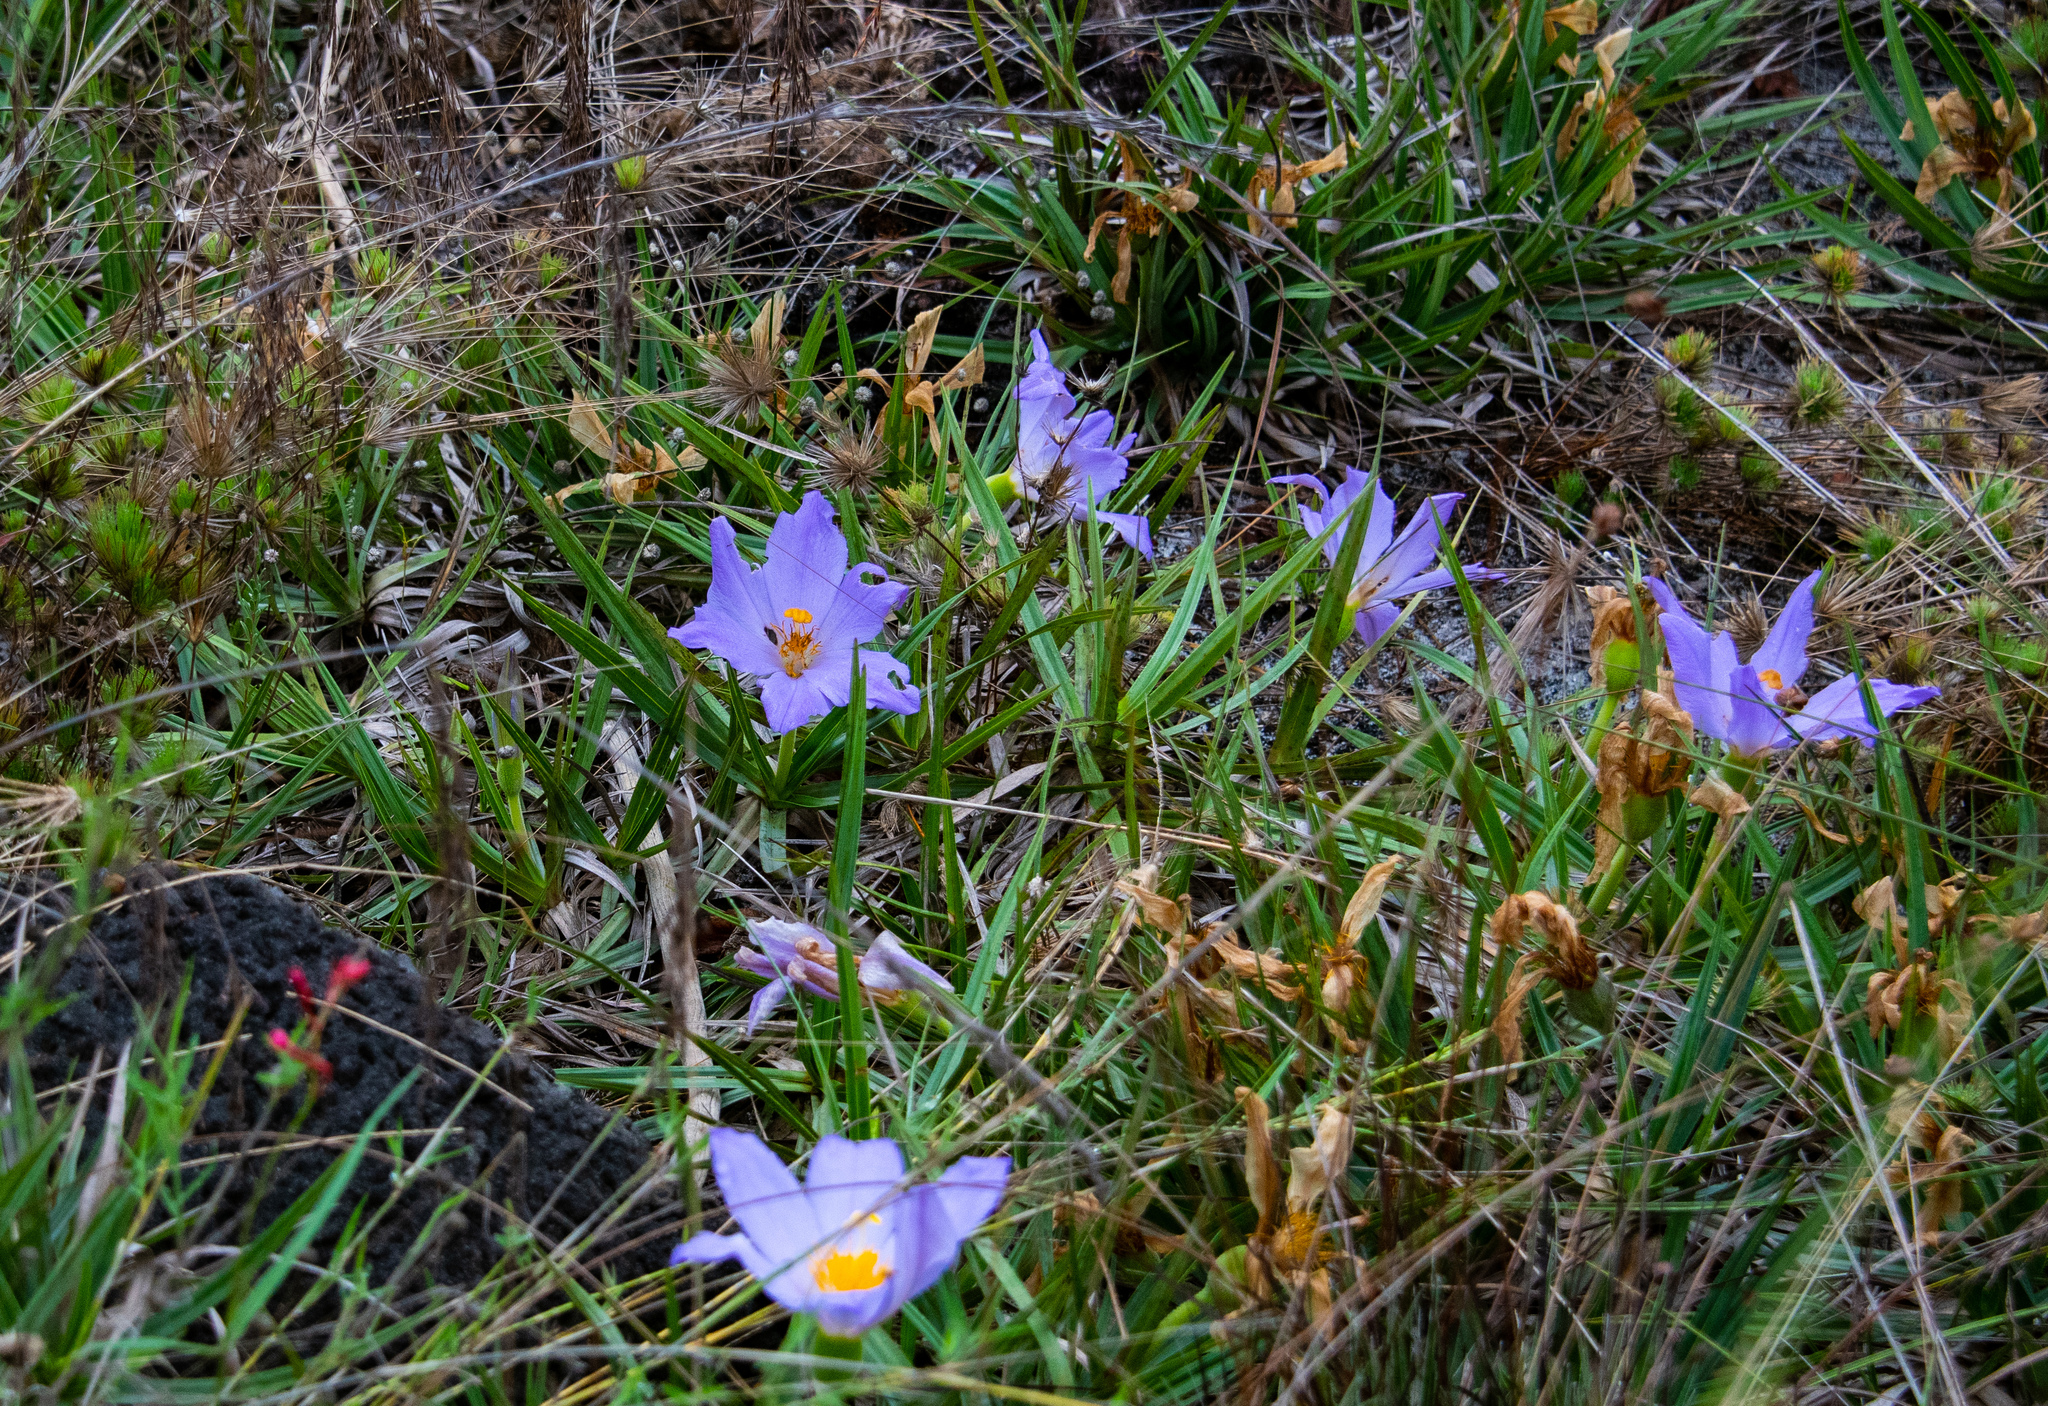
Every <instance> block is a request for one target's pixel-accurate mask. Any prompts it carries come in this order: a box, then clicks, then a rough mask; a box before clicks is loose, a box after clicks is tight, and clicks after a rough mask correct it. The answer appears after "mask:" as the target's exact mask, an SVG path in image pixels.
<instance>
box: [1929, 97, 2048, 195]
mask: <svg viewBox="0 0 2048 1406" xmlns="http://www.w3.org/2000/svg"><path fill="white" fill-rule="evenodd" d="M1928 116H1929V117H1930V118H1931V119H1933V122H1934V134H1935V136H1937V137H1939V138H1940V140H1941V144H1940V145H1939V146H1937V147H1935V148H1934V150H1932V151H1930V152H1928V153H1927V156H1926V159H1925V160H1923V161H1922V162H1921V163H1920V182H1919V184H1918V185H1917V186H1915V187H1914V190H1913V194H1914V195H1915V196H1916V197H1917V198H1918V199H1919V200H1921V201H1922V202H1926V201H1929V200H1932V199H1933V198H1934V197H1935V196H1937V195H1939V194H1940V193H1941V192H1942V191H1944V190H1946V189H1947V188H1948V184H1949V182H1950V181H1954V180H1966V181H1970V182H1972V183H1981V182H1984V181H1995V182H1997V184H1998V208H1999V209H2000V210H2010V209H2012V194H2013V169H2012V159H2013V156H2014V154H2015V153H2017V152H2018V151H2019V150H2020V149H2021V148H2022V147H2025V146H2028V145H2030V144H2031V143H2032V142H2033V141H2034V139H2035V137H2036V135H2037V133H2036V131H2035V127H2034V114H2033V113H2032V112H2031V111H2030V110H2029V109H2028V108H2027V105H2026V104H2025V103H2021V104H2020V110H2019V113H2018V115H2016V116H2012V117H2008V116H2007V115H2006V108H2005V99H2004V98H1993V99H1992V100H1991V122H1990V123H1989V124H1988V125H1987V124H1985V123H1984V122H1982V121H1981V120H1980V117H1979V114H1978V111H1977V108H1976V106H1975V105H1974V104H1973V103H1972V102H1971V101H1970V100H1969V99H1968V98H1966V97H1964V96H1963V94H1962V93H1961V92H1960V91H1959V90H1957V89H1954V88H1951V89H1949V90H1948V91H1947V92H1946V93H1943V94H1942V95H1941V99H1940V101H1938V102H1936V103H1934V104H1933V105H1932V106H1931V107H1930V108H1929V109H1928ZM1899 140H1900V141H1902V142H1906V143H1909V144H1910V143H1911V142H1912V141H1913V140H1914V134H1913V124H1912V123H1911V122H1908V123H1907V124H1906V126H1905V129H1904V130H1903V131H1901V132H1900V133H1899Z"/></svg>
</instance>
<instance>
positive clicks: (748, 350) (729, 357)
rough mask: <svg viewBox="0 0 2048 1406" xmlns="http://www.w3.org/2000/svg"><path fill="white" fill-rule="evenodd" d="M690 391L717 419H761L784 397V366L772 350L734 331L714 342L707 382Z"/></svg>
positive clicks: (706, 370)
mask: <svg viewBox="0 0 2048 1406" xmlns="http://www.w3.org/2000/svg"><path fill="white" fill-rule="evenodd" d="M689 394H690V398H691V399H692V400H695V401H697V402H699V403H700V404H703V405H707V406H709V407H710V408H711V418H713V419H714V420H738V421H742V422H747V421H754V420H758V419H759V418H760V417H761V415H762V413H763V412H764V411H766V410H768V409H769V408H770V407H771V406H773V405H774V404H775V402H776V401H777V400H778V399H779V398H780V397H781V394H782V367H781V366H780V365H779V364H778V360H777V357H776V355H775V353H774V352H773V351H772V350H770V349H768V348H765V347H759V346H756V345H755V343H754V341H753V339H752V338H750V337H741V336H739V335H737V334H735V335H733V336H730V337H725V338H722V339H720V340H719V341H717V342H715V343H713V344H712V347H711V351H710V354H709V355H707V356H706V357H705V358H704V384H703V385H702V386H700V387H698V388H697V389H696V390H694V391H691V392H690V393H689Z"/></svg>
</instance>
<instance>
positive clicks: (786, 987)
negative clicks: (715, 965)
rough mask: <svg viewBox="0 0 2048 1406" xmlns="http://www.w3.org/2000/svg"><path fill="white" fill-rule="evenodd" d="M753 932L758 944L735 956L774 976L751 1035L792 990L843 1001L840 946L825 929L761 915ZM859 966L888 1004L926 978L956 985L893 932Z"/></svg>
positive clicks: (870, 988) (757, 1006)
mask: <svg viewBox="0 0 2048 1406" xmlns="http://www.w3.org/2000/svg"><path fill="white" fill-rule="evenodd" d="M747 934H748V936H750V937H752V938H753V939H754V943H755V947H745V948H741V949H740V951H739V952H738V953H737V954H736V955H735V956H734V957H733V960H734V961H735V962H736V963H738V964H739V966H740V967H741V968H742V969H744V970H746V971H750V972H752V973H753V974H754V975H756V976H765V977H767V978H768V984H767V985H766V986H764V987H762V988H761V989H760V990H759V991H756V992H755V993H754V999H753V1002H752V1003H751V1004H750V1005H748V1007H747V1033H748V1034H749V1035H751V1034H753V1033H754V1031H755V1030H756V1029H757V1028H759V1026H760V1024H761V1022H762V1021H764V1020H766V1019H767V1018H768V1017H769V1016H770V1015H771V1014H773V1013H774V1011H775V1008H776V1007H777V1006H780V1005H781V1004H782V1003H783V1002H784V1001H785V1000H787V999H788V998H789V995H790V993H791V992H792V991H808V992H810V993H811V994H812V995H813V996H817V997H820V998H821V999H824V1000H827V1001H836V1000H838V999H839V949H838V948H836V947H834V946H833V945H832V939H831V938H829V937H827V936H825V934H824V933H822V932H820V931H818V929H816V928H814V927H812V926H811V925H810V924H809V923H793V922H789V921H787V920H785V919H782V918H760V919H756V920H755V921H753V922H750V923H748V924H747ZM756 947H758V948H759V950H758V951H756V950H755V948H756ZM854 970H855V975H856V976H857V978H858V979H859V981H860V984H861V988H862V989H863V990H865V991H866V992H867V993H868V994H869V995H870V996H873V997H874V998H875V999H876V1000H877V1001H880V1002H881V1003H882V1004H883V1005H894V1004H897V1003H899V1002H905V1001H908V1000H909V999H910V998H911V997H914V996H915V995H916V994H917V992H918V983H919V981H920V980H923V981H928V982H930V983H932V984H933V985H934V986H937V987H939V988H941V989H942V990H946V991H951V990H952V989H953V987H952V985H951V984H950V983H948V982H947V980H946V978H944V977H943V976H940V975H939V974H938V973H937V972H935V971H933V970H932V969H931V968H930V967H928V966H926V965H925V964H924V963H923V962H920V961H919V960H917V958H915V957H913V956H911V955H910V953H909V952H907V951H905V950H904V947H903V944H902V943H901V942H899V941H897V940H896V936H895V934H893V933H886V932H885V933H883V934H882V935H881V936H880V937H878V938H876V939H875V940H874V942H873V943H871V944H870V945H869V947H868V950H867V951H865V952H863V953H862V954H861V957H860V962H859V965H858V966H856V967H855V969H854Z"/></svg>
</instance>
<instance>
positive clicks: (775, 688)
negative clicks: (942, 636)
mask: <svg viewBox="0 0 2048 1406" xmlns="http://www.w3.org/2000/svg"><path fill="white" fill-rule="evenodd" d="M846 557H847V551H846V534H845V533H843V532H841V531H840V530H839V527H838V524H836V523H835V522H834V521H833V520H832V507H831V505H830V504H829V503H827V502H826V501H825V499H824V496H823V495H822V494H818V493H806V494H805V495H804V501H803V503H802V504H801V505H800V506H799V507H798V508H797V510H796V511H795V512H793V513H783V514H782V515H781V516H779V517H777V518H776V519H775V527H774V528H773V530H771V531H770V532H769V534H768V557H767V561H766V562H765V563H764V564H763V565H761V566H758V567H749V566H748V565H747V564H746V562H745V561H743V560H742V559H741V557H740V553H739V547H738V545H737V544H736V542H735V540H734V535H733V530H732V524H731V523H729V522H727V521H726V520H725V519H724V518H719V519H717V520H716V521H714V522H713V523H712V524H711V589H710V590H709V591H708V592H707V593H706V594H705V596H704V604H703V605H701V606H699V607H698V608H697V613H696V615H694V616H693V617H691V620H690V623H689V624H687V625H679V626H677V627H676V628H674V629H672V630H670V631H669V632H668V633H669V637H670V638H671V639H673V640H675V641H676V643H678V644H681V645H683V646H685V647H687V648H690V649H708V650H710V651H711V652H712V653H713V654H715V655H717V656H718V657H719V658H721V659H723V660H724V661H725V662H726V663H728V664H730V665H732V667H733V668H735V669H737V670H739V671H740V672H741V673H743V674H752V675H754V676H755V677H756V678H758V679H759V680H760V681H761V707H762V710H763V711H764V712H765V713H766V714H767V717H768V728H769V730H770V731H771V732H788V731H790V730H792V729H794V728H799V727H802V726H803V725H804V724H805V723H807V722H812V721H814V720H816V719H818V718H822V717H823V716H825V714H826V713H828V712H830V711H831V710H832V709H834V708H837V707H841V706H843V705H844V704H845V703H846V702H847V700H848V699H850V698H851V697H852V695H853V667H854V662H855V660H856V659H857V660H858V661H859V663H860V667H861V671H862V674H863V678H864V681H865V683H866V686H867V700H868V706H870V707H873V708H887V709H889V710H890V711H891V712H895V713H914V712H916V711H917V708H918V697H919V695H918V691H917V686H916V685H915V684H912V683H910V682H908V679H909V669H908V668H907V667H906V666H905V665H904V663H903V661H902V660H900V659H898V658H896V657H895V656H894V655H892V654H890V653H889V652H888V651H887V650H884V649H864V648H862V647H861V646H863V645H865V644H866V643H867V642H868V641H869V640H871V639H873V638H875V637H876V636H877V635H879V634H881V633H882V627H883V626H884V625H885V624H886V623H887V622H888V619H889V612H890V611H892V610H894V609H895V608H896V607H897V606H898V605H899V604H901V603H902V600H903V598H904V597H905V596H907V595H909V594H910V588H909V587H908V586H905V585H901V584H899V583H897V582H894V581H891V580H890V579H889V576H888V573H887V572H885V571H884V570H883V569H882V568H881V567H879V566H876V565H874V564H873V563H871V562H862V563H861V564H860V565H858V566H854V567H848V566H847V564H846Z"/></svg>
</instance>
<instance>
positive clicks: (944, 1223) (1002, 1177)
mask: <svg viewBox="0 0 2048 1406" xmlns="http://www.w3.org/2000/svg"><path fill="white" fill-rule="evenodd" d="M1009 1177H1010V1159H1009V1158H1007V1157H962V1158H961V1159H960V1160H959V1161H958V1162H955V1163H954V1164H953V1165H952V1166H951V1167H948V1168H947V1169H946V1171H945V1174H944V1175H942V1176H941V1177H940V1178H939V1179H938V1180H937V1181H935V1182H929V1183H927V1184H926V1185H923V1186H919V1187H914V1188H912V1191H911V1194H910V1195H909V1196H906V1197H905V1198H904V1201H905V1204H904V1205H903V1207H902V1219H903V1223H904V1225H905V1231H904V1233H902V1234H900V1236H899V1244H901V1245H902V1246H903V1248H905V1249H906V1250H911V1251H913V1254H906V1255H905V1256H904V1264H903V1265H902V1267H901V1270H900V1272H901V1273H902V1274H903V1275H904V1283H903V1286H902V1290H901V1292H902V1294H903V1302H905V1303H908V1302H909V1301H910V1300H911V1299H914V1298H916V1297H917V1296H918V1295H919V1294H921V1293H923V1292H924V1291H925V1290H926V1289H929V1288H931V1286H932V1285H934V1284H936V1283H938V1282H939V1279H940V1277H941V1276H942V1275H944V1274H945V1272H946V1271H947V1270H948V1269H951V1268H952V1267H953V1264H954V1261H956V1260H957V1259H958V1258H959V1257H960V1246H961V1244H962V1243H963V1242H964V1241H965V1240H966V1239H967V1238H968V1237H969V1236H971V1235H972V1234H974V1232H975V1230H976V1229H978V1228H979V1227H980V1225H981V1223H982V1222H983V1221H985V1220H987V1219H988V1218H989V1217H990V1216H992V1215H994V1214H995V1212H996V1208H997V1207H998V1206H1000V1205H1002V1203H1003V1192H1004V1188H1005V1186H1006V1185H1007V1183H1008V1181H1009Z"/></svg>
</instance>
